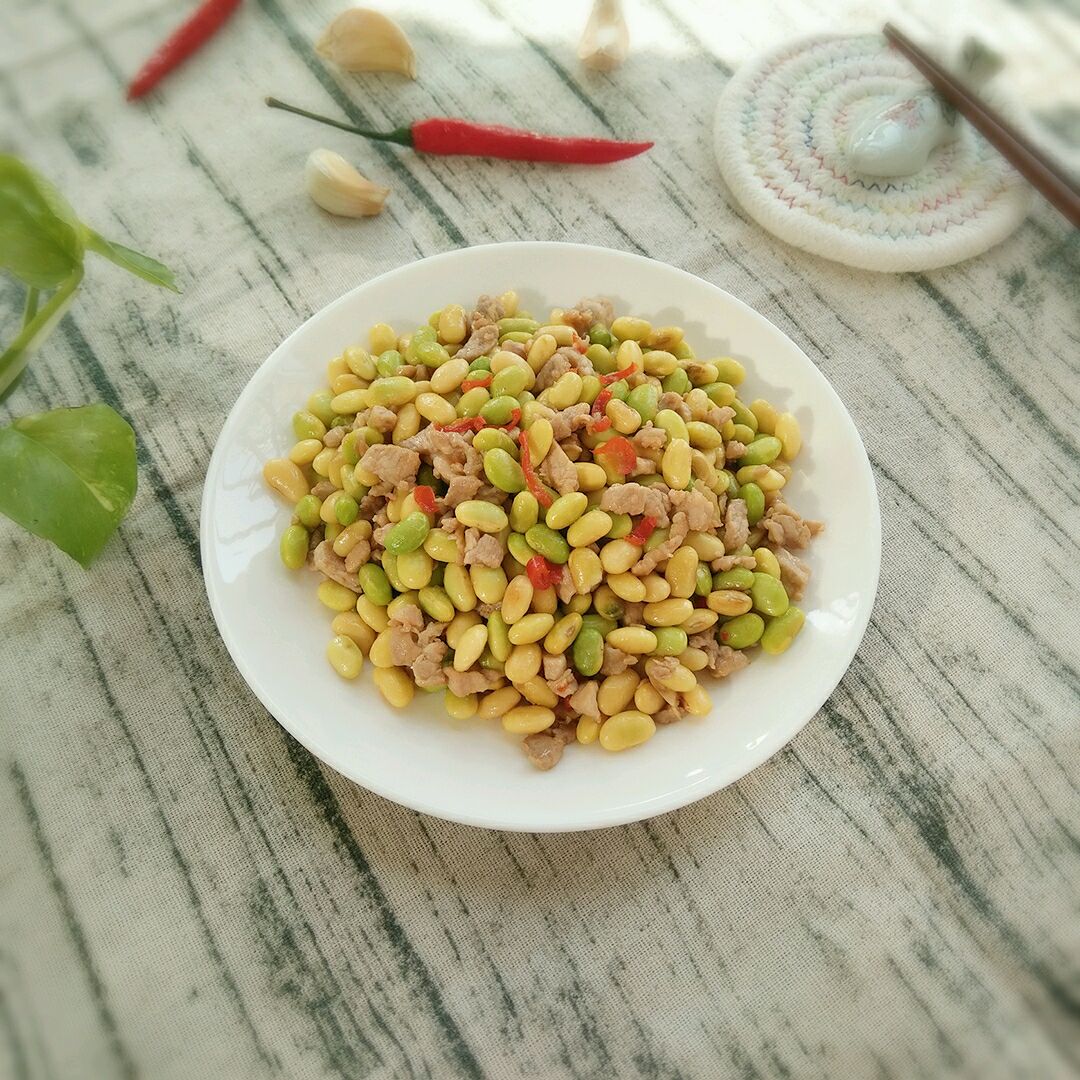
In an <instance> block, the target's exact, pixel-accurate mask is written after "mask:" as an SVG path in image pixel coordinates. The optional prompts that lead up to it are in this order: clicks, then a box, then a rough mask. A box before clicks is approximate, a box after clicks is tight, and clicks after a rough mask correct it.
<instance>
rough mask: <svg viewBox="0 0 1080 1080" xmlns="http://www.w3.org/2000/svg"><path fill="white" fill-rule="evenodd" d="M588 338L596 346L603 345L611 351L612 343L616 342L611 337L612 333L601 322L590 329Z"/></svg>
mask: <svg viewBox="0 0 1080 1080" xmlns="http://www.w3.org/2000/svg"><path fill="white" fill-rule="evenodd" d="M588 338H589V341H591V342H592V343H593V344H594V345H603V346H604V348H605V349H610V348H611V343H612V342H613V341H614V340H615V339H614V338H613V337H612V336H611V331H610V330H609V329H608V328H607V327H606V326H605V325H604V324H603V323H599V322H598V323H593V325H592V326H591V327H590V328H589V333H588ZM586 355H588V354H586Z"/></svg>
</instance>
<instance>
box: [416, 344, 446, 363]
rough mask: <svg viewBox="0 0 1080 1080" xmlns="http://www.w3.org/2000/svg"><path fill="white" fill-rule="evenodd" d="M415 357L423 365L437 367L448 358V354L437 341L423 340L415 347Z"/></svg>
mask: <svg viewBox="0 0 1080 1080" xmlns="http://www.w3.org/2000/svg"><path fill="white" fill-rule="evenodd" d="M416 359H417V360H418V361H419V362H420V363H421V364H423V365H424V366H425V367H430V368H437V367H441V366H442V365H443V364H445V363H446V362H447V361H448V360H449V359H450V354H449V353H448V352H447V351H446V347H445V346H443V345H440V344H439V343H438V342H437V341H424V342H422V343H421V344H420V345H418V346H417V347H416Z"/></svg>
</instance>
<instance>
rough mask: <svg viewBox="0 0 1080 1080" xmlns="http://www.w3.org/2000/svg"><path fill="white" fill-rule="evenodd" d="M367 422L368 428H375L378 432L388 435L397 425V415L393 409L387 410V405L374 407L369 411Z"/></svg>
mask: <svg viewBox="0 0 1080 1080" xmlns="http://www.w3.org/2000/svg"><path fill="white" fill-rule="evenodd" d="M367 422H368V427H373V428H374V429H375V430H376V431H381V432H382V433H383V434H384V435H388V434H389V433H390V432H391V431H393V430H394V425H395V424H396V423H397V413H395V412H394V410H393V409H388V408H386V406H385V405H372V406H371V409H370V410H369V411H368V420H367Z"/></svg>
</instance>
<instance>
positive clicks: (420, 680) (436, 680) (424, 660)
mask: <svg viewBox="0 0 1080 1080" xmlns="http://www.w3.org/2000/svg"><path fill="white" fill-rule="evenodd" d="M448 650H449V646H448V645H447V644H446V642H445V641H443V640H441V639H440V640H437V641H430V642H428V643H427V644H426V645H423V646H422V647H421V649H420V655H419V656H418V657H417V658H416V659H415V660H414V661H413V662H412V674H413V681H414V682H415V683H416V685H417V686H419V687H420V689H421V690H430V689H431V688H432V687H436V686H445V685H446V672H445V671H444V670H443V663H442V662H443V659H444V657H445V656H446V654H447V652H448Z"/></svg>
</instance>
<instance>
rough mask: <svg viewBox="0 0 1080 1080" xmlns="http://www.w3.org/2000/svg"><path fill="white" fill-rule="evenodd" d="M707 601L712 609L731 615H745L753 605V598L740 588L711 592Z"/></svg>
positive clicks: (721, 613)
mask: <svg viewBox="0 0 1080 1080" xmlns="http://www.w3.org/2000/svg"><path fill="white" fill-rule="evenodd" d="M705 603H706V604H708V605H709V610H710V611H715V612H716V613H717V615H725V616H729V617H730V616H732V615H745V614H746V612H748V611H749V610H750V608H751V607H752V606H753V601H752V600H751V598H750V597H749V596H748V595H747V594H746V593H744V592H740V591H739V590H738V589H717V590H716V592H711V593H709V595H708V597H707V598H706V600H705Z"/></svg>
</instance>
